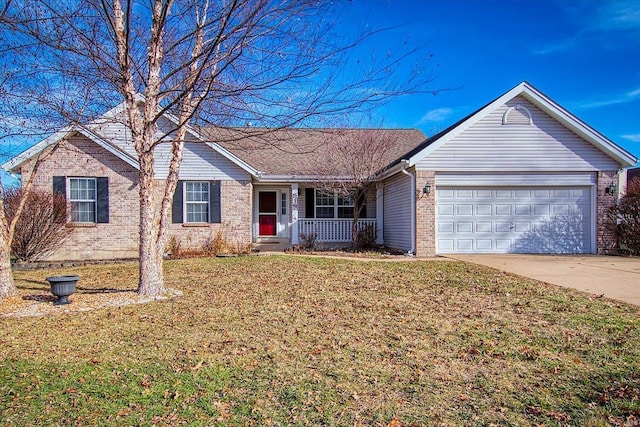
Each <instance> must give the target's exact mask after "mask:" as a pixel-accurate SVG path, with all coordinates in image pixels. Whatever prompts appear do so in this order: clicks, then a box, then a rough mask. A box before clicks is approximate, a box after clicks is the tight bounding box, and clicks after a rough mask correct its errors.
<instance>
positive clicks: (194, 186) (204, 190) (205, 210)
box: [184, 181, 209, 222]
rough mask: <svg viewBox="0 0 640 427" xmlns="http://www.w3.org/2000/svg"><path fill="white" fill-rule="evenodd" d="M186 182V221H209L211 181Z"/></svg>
mask: <svg viewBox="0 0 640 427" xmlns="http://www.w3.org/2000/svg"><path fill="white" fill-rule="evenodd" d="M184 184H185V185H184V192H185V197H184V200H185V212H186V213H187V216H186V221H185V222H209V182H207V181H203V182H200V181H186V182H185V183H184Z"/></svg>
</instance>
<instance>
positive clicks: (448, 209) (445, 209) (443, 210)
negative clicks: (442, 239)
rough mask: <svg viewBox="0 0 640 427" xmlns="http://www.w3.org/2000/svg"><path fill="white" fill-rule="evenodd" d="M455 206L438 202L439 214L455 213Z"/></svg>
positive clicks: (448, 214)
mask: <svg viewBox="0 0 640 427" xmlns="http://www.w3.org/2000/svg"><path fill="white" fill-rule="evenodd" d="M453 211H454V206H453V205H449V204H438V215H443V216H445V215H446V216H450V215H453Z"/></svg>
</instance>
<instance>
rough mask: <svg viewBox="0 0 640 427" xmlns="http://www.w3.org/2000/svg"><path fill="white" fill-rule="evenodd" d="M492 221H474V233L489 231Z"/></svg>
mask: <svg viewBox="0 0 640 427" xmlns="http://www.w3.org/2000/svg"><path fill="white" fill-rule="evenodd" d="M491 224H493V223H492V222H476V233H491Z"/></svg>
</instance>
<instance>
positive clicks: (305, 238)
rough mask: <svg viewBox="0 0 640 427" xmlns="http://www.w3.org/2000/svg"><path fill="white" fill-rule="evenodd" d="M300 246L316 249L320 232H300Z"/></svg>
mask: <svg viewBox="0 0 640 427" xmlns="http://www.w3.org/2000/svg"><path fill="white" fill-rule="evenodd" d="M299 237H300V247H301V248H302V249H306V250H311V251H313V250H316V248H317V243H318V233H300V235H299Z"/></svg>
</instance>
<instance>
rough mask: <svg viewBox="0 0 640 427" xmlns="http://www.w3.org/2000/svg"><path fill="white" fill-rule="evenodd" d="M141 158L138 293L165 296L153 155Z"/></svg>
mask: <svg viewBox="0 0 640 427" xmlns="http://www.w3.org/2000/svg"><path fill="white" fill-rule="evenodd" d="M148 157H149V156H148V155H147V156H140V174H139V176H140V253H139V255H140V260H139V262H140V267H139V271H140V279H139V282H138V293H139V294H141V295H148V296H158V295H160V294H162V293H164V291H165V288H164V275H163V272H162V255H163V248H160V247H159V242H158V226H157V222H158V220H159V218H157V217H158V213H157V212H156V209H155V203H154V199H155V197H154V179H153V178H154V176H153V152H151V154H150V157H151V158H150V159H149V158H148Z"/></svg>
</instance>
